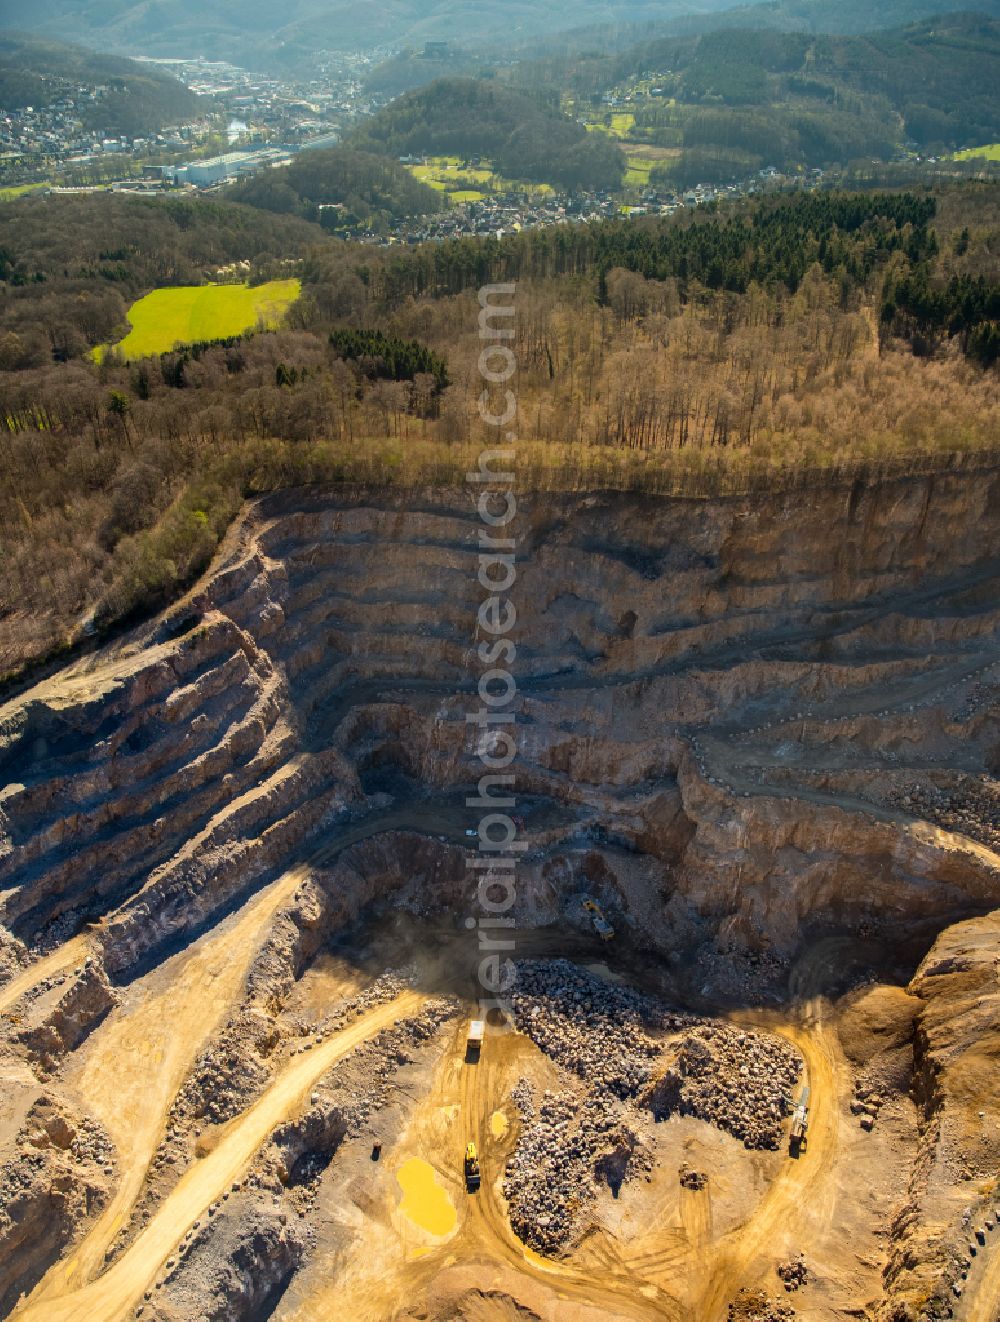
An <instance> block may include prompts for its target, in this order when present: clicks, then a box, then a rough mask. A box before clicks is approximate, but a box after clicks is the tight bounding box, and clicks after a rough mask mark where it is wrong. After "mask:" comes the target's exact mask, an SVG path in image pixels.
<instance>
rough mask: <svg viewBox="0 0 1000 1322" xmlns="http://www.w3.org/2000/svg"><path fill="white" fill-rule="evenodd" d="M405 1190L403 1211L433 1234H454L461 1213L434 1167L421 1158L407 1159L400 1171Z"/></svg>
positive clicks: (399, 1176)
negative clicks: (443, 1187)
mask: <svg viewBox="0 0 1000 1322" xmlns="http://www.w3.org/2000/svg"><path fill="white" fill-rule="evenodd" d="M396 1179H397V1180H398V1181H399V1187H400V1188H401V1189H402V1191H403V1201H402V1202H401V1203H400V1205H399V1210H400V1211H401V1212H402V1213H403V1215H404V1216H405V1217H407V1218H408V1219H409V1220H410V1221H412V1222H413V1224H414V1225H415V1226H419V1227H420V1229H421V1230H426V1231H427V1233H428V1234H429V1235H437V1236H439V1237H440V1236H443V1235H450V1234H451V1232H452V1231H453V1230H454V1229H455V1223H456V1221H457V1220H458V1216H457V1214H456V1212H455V1207H454V1205H453V1203H452V1201H451V1199H450V1198H449V1197H448V1195H447V1193H446V1192H445V1191H444V1189H442V1187H441V1185H440V1184H438V1178H437V1175H436V1174H435V1172H434V1168H433V1166H431V1165H429V1164H428V1163H427V1162H426V1161H421V1159H420V1158H419V1157H411V1158H410V1159H409V1161H404V1162H403V1164H402V1166H400V1168H399V1170H398V1171H397V1172H396Z"/></svg>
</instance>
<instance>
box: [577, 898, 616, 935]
mask: <svg viewBox="0 0 1000 1322" xmlns="http://www.w3.org/2000/svg"><path fill="white" fill-rule="evenodd" d="M583 907H584V908H585V909H586V911H587V912H588V913H589V914H590V921H591V922H592V923H593V924H594V931H595V932H596V933H597V935H598V936H599V937H600V938H601V940H602V941H610V940H611V938H612V937H613V936H614V934H615V929H614V928H613V927H612V926H611V924H610V923H609V922H608V920H607V919H606V918H605V917H604V914H603V913H602V912H601V906H600V905H599V904H596V903H595V902H594V901H593V900H584V902H583Z"/></svg>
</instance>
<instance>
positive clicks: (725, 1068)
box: [673, 1024, 802, 1152]
mask: <svg viewBox="0 0 1000 1322" xmlns="http://www.w3.org/2000/svg"><path fill="white" fill-rule="evenodd" d="M801 1069H802V1058H801V1057H800V1056H799V1054H798V1052H797V1051H796V1050H795V1048H794V1047H793V1046H792V1045H791V1044H790V1043H789V1042H786V1041H785V1040H784V1038H780V1037H774V1036H772V1035H771V1034H769V1033H751V1032H748V1031H746V1030H745V1029H739V1028H731V1027H728V1026H722V1025H719V1024H703V1025H700V1026H699V1027H697V1028H695V1029H693V1030H692V1031H691V1032H689V1033H687V1034H685V1036H684V1038H683V1040H682V1041H681V1043H680V1045H679V1047H678V1050H677V1056H676V1064H675V1065H674V1066H673V1071H674V1074H675V1077H676V1076H679V1094H680V1105H679V1107H678V1109H679V1110H680V1112H681V1114H682V1115H693V1116H697V1118H698V1119H699V1120H708V1121H709V1122H710V1123H711V1124H713V1125H715V1126H716V1127H717V1128H718V1129H723V1130H725V1131H726V1133H727V1134H732V1135H733V1137H734V1138H738V1139H742V1141H743V1144H744V1146H745V1147H748V1148H757V1149H768V1150H770V1151H772V1152H773V1151H776V1150H777V1149H778V1147H779V1146H780V1144H781V1135H782V1127H783V1124H784V1118H785V1115H786V1113H787V1105H786V1099H787V1098H788V1096H789V1095H790V1093H791V1091H792V1089H793V1088H794V1086H795V1082H796V1080H797V1079H798V1077H799V1074H800V1072H801Z"/></svg>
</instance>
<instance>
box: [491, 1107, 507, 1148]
mask: <svg viewBox="0 0 1000 1322" xmlns="http://www.w3.org/2000/svg"><path fill="white" fill-rule="evenodd" d="M490 1133H491V1134H492V1135H493V1137H494V1138H495V1139H496V1140H497V1141H498V1142H499V1140H500V1139H502V1138H503V1137H504V1135H505V1134H506V1133H507V1117H506V1116H505V1115H504V1113H503V1111H494V1112H493V1114H492V1115H491V1116H490Z"/></svg>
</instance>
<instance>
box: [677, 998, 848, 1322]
mask: <svg viewBox="0 0 1000 1322" xmlns="http://www.w3.org/2000/svg"><path fill="white" fill-rule="evenodd" d="M759 1026H761V1027H764V1026H768V1027H771V1028H772V1031H775V1030H776V1031H779V1032H781V1033H782V1034H783V1035H784V1036H785V1037H788V1038H789V1039H790V1040H791V1041H793V1042H794V1043H795V1045H796V1046H797V1047H798V1049H799V1050H800V1051H801V1053H802V1056H803V1058H804V1060H805V1063H806V1072H805V1075H804V1076H803V1078H804V1081H805V1082H806V1083H808V1085H809V1092H810V1097H809V1130H808V1142H807V1144H806V1147H805V1148H804V1149H803V1150H802V1152H801V1153H800V1155H799V1156H798V1158H795V1159H793V1158H789V1159H788V1160H787V1161H786V1163H785V1165H784V1166H783V1167H782V1170H781V1173H780V1174H779V1175H778V1177H777V1179H776V1180H775V1181H774V1183H773V1184H772V1185H771V1187H770V1189H768V1191H767V1193H766V1194H765V1195H764V1198H763V1199H762V1200H761V1203H760V1206H759V1207H758V1208H757V1210H756V1211H755V1212H754V1214H753V1216H752V1217H750V1219H749V1220H748V1221H746V1222H744V1224H743V1225H741V1226H738V1227H737V1228H736V1229H735V1230H733V1231H731V1232H730V1233H729V1234H728V1235H726V1236H725V1237H724V1238H723V1239H722V1240H721V1241H720V1242H719V1244H718V1245H717V1246H716V1248H715V1249H714V1251H712V1252H710V1253H709V1255H708V1259H707V1265H706V1267H705V1268H704V1269H703V1271H702V1272H701V1273H699V1275H700V1276H701V1277H702V1278H703V1280H704V1285H703V1288H702V1289H701V1290H700V1291H698V1292H696V1295H695V1298H694V1300H693V1306H692V1311H691V1314H690V1316H691V1318H692V1319H697V1322H719V1320H720V1319H724V1318H725V1316H726V1305H727V1304H728V1302H729V1301H730V1300H731V1299H733V1298H734V1296H735V1295H736V1292H737V1291H738V1290H739V1289H740V1287H741V1286H744V1285H754V1284H756V1283H757V1282H758V1281H759V1280H760V1278H761V1277H763V1275H764V1274H765V1272H766V1271H767V1270H768V1268H769V1267H772V1266H773V1265H774V1263H775V1261H776V1260H778V1259H780V1258H782V1257H787V1256H789V1255H790V1254H791V1253H792V1251H793V1250H796V1251H797V1250H805V1251H808V1249H809V1248H810V1246H811V1245H812V1244H814V1243H816V1241H817V1240H818V1239H819V1238H820V1237H821V1236H822V1235H823V1234H824V1233H825V1232H826V1231H827V1230H828V1229H829V1228H830V1225H831V1224H832V1221H833V1216H834V1210H835V1206H836V1198H835V1191H836V1188H837V1179H836V1169H837V1165H838V1160H839V1156H840V1129H841V1120H842V1116H843V1112H844V1107H845V1105H846V1102H847V1099H848V1096H849V1092H850V1078H849V1075H848V1071H847V1068H846V1065H845V1063H844V1060H843V1056H842V1053H841V1050H840V1042H839V1039H838V1037H837V1033H836V1030H835V1029H834V1028H833V1027H831V1026H829V1025H828V1024H826V1023H825V1022H824V1018H823V1005H822V1002H820V1001H818V1000H817V1001H813V1002H810V1004H809V1006H808V1008H807V1018H806V1022H805V1024H804V1025H803V1026H802V1027H791V1026H781V1027H780V1028H778V1027H777V1026H776V1025H759ZM702 1261H703V1262H704V1261H705V1259H704V1258H703V1259H702ZM692 1266H693V1264H692Z"/></svg>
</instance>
